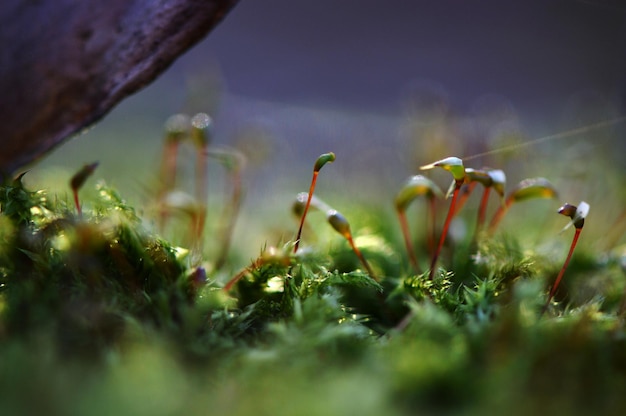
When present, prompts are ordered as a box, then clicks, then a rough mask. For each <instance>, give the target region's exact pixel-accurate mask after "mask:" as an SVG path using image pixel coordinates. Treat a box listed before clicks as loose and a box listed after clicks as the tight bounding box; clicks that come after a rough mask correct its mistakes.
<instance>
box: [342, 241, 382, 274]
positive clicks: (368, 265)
mask: <svg viewBox="0 0 626 416" xmlns="http://www.w3.org/2000/svg"><path fill="white" fill-rule="evenodd" d="M346 239H347V240H348V243H350V247H352V250H353V251H354V254H356V256H357V257H358V258H359V260H360V261H361V263H362V264H363V267H365V270H367V274H369V275H370V277H371V278H372V279H374V280H376V281H377V282H378V277H376V274H374V270H372V267H371V266H370V264H369V263H368V262H367V260H365V257H364V256H363V253H361V250H359V249H358V248H357V246H356V244H354V240H353V239H352V236H351V235H347V236H346Z"/></svg>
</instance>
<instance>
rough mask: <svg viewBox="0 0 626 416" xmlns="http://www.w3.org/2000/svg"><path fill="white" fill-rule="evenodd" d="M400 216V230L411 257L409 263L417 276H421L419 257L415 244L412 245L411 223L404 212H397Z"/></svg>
mask: <svg viewBox="0 0 626 416" xmlns="http://www.w3.org/2000/svg"><path fill="white" fill-rule="evenodd" d="M396 212H397V214H398V220H400V229H401V230H402V236H403V237H404V245H405V247H406V251H407V253H408V255H409V261H410V262H411V265H412V266H413V269H414V270H415V272H416V273H417V274H420V273H421V271H420V267H419V265H418V264H417V257H416V256H415V250H414V248H413V243H411V235H410V232H409V223H408V221H407V219H406V214H405V212H404V211H396Z"/></svg>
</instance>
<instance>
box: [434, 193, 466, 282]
mask: <svg viewBox="0 0 626 416" xmlns="http://www.w3.org/2000/svg"><path fill="white" fill-rule="evenodd" d="M460 188H461V186H460V185H456V186H455V188H454V193H453V194H452V201H451V202H450V208H449V209H448V216H447V217H446V221H445V222H444V224H443V231H442V232H441V237H440V238H439V245H438V246H437V250H436V251H435V254H434V255H433V260H432V262H431V263H430V275H429V278H430V280H433V277H434V276H435V267H436V266H437V259H438V258H439V254H440V253H441V249H442V248H443V243H444V242H445V241H446V235H447V234H448V228H450V223H451V222H452V217H454V213H455V208H456V200H457V198H458V196H459V189H460Z"/></svg>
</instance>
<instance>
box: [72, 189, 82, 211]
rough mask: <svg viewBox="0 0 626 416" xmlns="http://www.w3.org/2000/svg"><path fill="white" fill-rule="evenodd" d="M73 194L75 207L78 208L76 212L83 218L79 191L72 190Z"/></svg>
mask: <svg viewBox="0 0 626 416" xmlns="http://www.w3.org/2000/svg"><path fill="white" fill-rule="evenodd" d="M72 192H73V193H74V205H75V206H76V212H77V213H78V216H79V217H82V216H83V211H82V209H81V208H80V201H79V200H78V189H72Z"/></svg>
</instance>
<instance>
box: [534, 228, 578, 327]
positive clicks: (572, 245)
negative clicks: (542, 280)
mask: <svg viewBox="0 0 626 416" xmlns="http://www.w3.org/2000/svg"><path fill="white" fill-rule="evenodd" d="M581 231H582V227H581V228H576V233H575V234H574V239H573V240H572V244H571V245H570V248H569V253H567V258H566V259H565V263H563V267H561V271H560V272H559V274H558V276H557V277H556V280H555V281H554V284H553V285H552V289H550V294H549V295H548V301H547V302H546V304H545V305H544V307H543V310H542V311H541V314H542V315H543V314H544V313H545V312H546V310H547V309H548V307H549V306H550V302H551V301H552V298H553V297H554V295H555V293H556V289H557V288H558V287H559V283H561V279H562V278H563V275H564V274H565V269H567V265H568V264H569V261H570V259H571V258H572V253H574V248H576V243H577V242H578V237H579V236H580V232H581Z"/></svg>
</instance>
